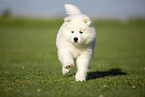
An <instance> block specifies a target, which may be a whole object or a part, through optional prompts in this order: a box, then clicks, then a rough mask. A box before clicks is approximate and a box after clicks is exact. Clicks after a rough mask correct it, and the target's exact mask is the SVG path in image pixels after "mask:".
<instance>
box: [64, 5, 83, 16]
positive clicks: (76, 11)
mask: <svg viewBox="0 0 145 97" xmlns="http://www.w3.org/2000/svg"><path fill="white" fill-rule="evenodd" d="M64 7H65V10H66V13H67V14H68V15H71V14H81V11H80V10H79V9H78V8H77V7H76V6H74V5H71V4H65V5H64Z"/></svg>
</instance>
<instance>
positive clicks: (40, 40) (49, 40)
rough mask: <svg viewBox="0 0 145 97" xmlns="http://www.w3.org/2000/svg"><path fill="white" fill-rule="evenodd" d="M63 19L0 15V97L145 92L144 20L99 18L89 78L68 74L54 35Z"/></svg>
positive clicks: (120, 96) (113, 96) (143, 96)
mask: <svg viewBox="0 0 145 97" xmlns="http://www.w3.org/2000/svg"><path fill="white" fill-rule="evenodd" d="M62 23H63V19H56V20H55V19H54V20H47V19H43V20H38V19H11V18H8V19H0V96H1V97H22V96H28V97H36V96H38V97H61V96H62V97H145V21H143V20H128V21H119V20H94V24H95V28H96V31H97V38H96V47H95V54H94V57H93V60H92V61H91V68H90V71H89V74H88V75H89V76H88V80H87V82H75V78H74V77H73V75H74V74H75V72H76V69H75V68H73V70H72V72H71V73H70V74H69V75H67V76H63V75H62V72H61V64H60V62H59V61H58V58H57V49H56V46H55V40H56V35H57V31H58V29H59V27H60V25H61V24H62Z"/></svg>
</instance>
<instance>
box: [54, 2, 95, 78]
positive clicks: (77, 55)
mask: <svg viewBox="0 0 145 97" xmlns="http://www.w3.org/2000/svg"><path fill="white" fill-rule="evenodd" d="M64 7H65V10H66V12H67V14H68V17H65V18H64V23H63V24H62V26H61V27H60V29H59V31H58V34H57V38H56V46H57V49H58V58H59V60H60V62H61V64H62V72H63V74H64V75H65V74H67V73H69V72H70V71H71V69H72V67H73V66H74V60H76V64H77V73H76V75H75V80H76V81H86V76H87V72H88V70H89V67H90V61H91V59H92V57H93V53H94V47H95V39H96V31H95V28H94V26H93V22H92V20H91V19H90V17H88V16H87V15H84V14H81V11H80V10H79V9H78V8H77V7H76V6H74V5H71V4H65V5H64Z"/></svg>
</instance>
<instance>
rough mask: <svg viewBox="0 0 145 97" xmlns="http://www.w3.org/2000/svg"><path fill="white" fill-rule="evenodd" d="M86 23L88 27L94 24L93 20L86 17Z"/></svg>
mask: <svg viewBox="0 0 145 97" xmlns="http://www.w3.org/2000/svg"><path fill="white" fill-rule="evenodd" d="M84 22H85V23H86V24H87V25H89V26H90V25H91V23H92V21H91V19H90V18H89V17H85V18H84Z"/></svg>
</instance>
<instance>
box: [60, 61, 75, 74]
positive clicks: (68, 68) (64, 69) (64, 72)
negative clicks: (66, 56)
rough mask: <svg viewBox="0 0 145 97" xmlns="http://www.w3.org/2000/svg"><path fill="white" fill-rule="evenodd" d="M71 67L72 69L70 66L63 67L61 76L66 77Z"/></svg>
mask: <svg viewBox="0 0 145 97" xmlns="http://www.w3.org/2000/svg"><path fill="white" fill-rule="evenodd" d="M71 67H73V65H72V64H70V65H67V66H65V67H63V69H62V72H63V75H66V74H67V73H69V72H70V71H71Z"/></svg>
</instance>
